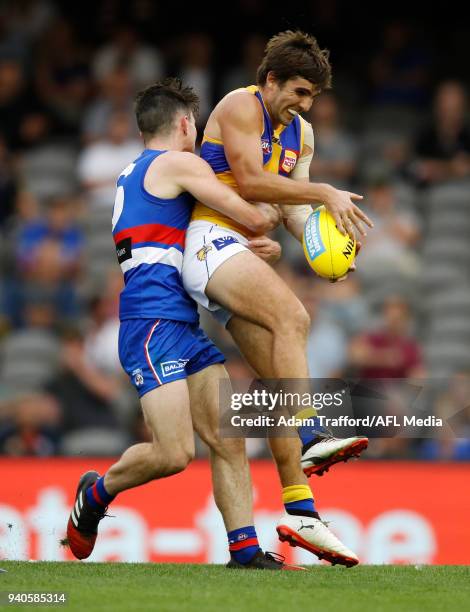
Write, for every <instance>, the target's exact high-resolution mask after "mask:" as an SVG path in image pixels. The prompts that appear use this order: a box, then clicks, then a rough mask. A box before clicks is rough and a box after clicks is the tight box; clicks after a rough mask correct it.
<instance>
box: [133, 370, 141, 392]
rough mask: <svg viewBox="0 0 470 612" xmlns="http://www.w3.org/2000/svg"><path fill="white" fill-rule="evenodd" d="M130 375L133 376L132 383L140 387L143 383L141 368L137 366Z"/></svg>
mask: <svg viewBox="0 0 470 612" xmlns="http://www.w3.org/2000/svg"><path fill="white" fill-rule="evenodd" d="M132 376H133V378H134V385H135V386H136V387H141V386H142V385H143V384H144V375H143V374H142V370H141V368H137V370H134V371H133V372H132Z"/></svg>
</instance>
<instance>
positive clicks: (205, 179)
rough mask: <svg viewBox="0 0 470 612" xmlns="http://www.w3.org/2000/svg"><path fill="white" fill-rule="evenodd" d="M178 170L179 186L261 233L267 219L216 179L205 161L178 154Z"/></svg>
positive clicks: (266, 230)
mask: <svg viewBox="0 0 470 612" xmlns="http://www.w3.org/2000/svg"><path fill="white" fill-rule="evenodd" d="M179 168H180V171H179V173H178V174H177V176H176V180H177V182H178V184H179V185H180V186H181V188H182V190H184V191H188V192H189V193H191V194H192V195H193V196H194V197H195V198H196V199H197V200H199V201H200V202H202V203H203V204H205V205H206V206H209V207H210V208H213V209H214V210H217V211H219V212H221V213H223V214H224V215H226V216H227V217H230V218H231V219H233V220H234V221H236V222H237V223H240V224H241V225H243V226H245V227H247V228H248V229H249V230H251V231H252V232H254V233H255V234H264V233H265V232H268V231H269V230H270V229H271V223H270V222H269V220H268V219H267V218H266V217H265V216H264V215H263V214H262V213H261V212H259V210H257V209H256V207H254V206H252V205H251V204H248V202H245V200H243V199H242V198H241V197H240V196H239V195H238V193H236V192H235V191H234V190H233V189H230V187H227V185H225V184H224V183H222V182H221V181H219V180H218V178H217V177H216V175H215V174H214V171H213V170H212V168H211V167H210V166H209V164H208V163H207V162H206V161H204V160H203V159H201V158H200V157H198V156H196V155H194V154H192V153H181V154H180V164H179Z"/></svg>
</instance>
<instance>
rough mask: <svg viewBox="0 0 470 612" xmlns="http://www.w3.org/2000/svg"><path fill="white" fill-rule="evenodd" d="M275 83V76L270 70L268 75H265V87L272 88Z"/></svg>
mask: <svg viewBox="0 0 470 612" xmlns="http://www.w3.org/2000/svg"><path fill="white" fill-rule="evenodd" d="M276 82H277V79H276V75H275V73H274V72H273V71H272V70H270V71H269V72H268V74H267V75H266V85H268V86H270V87H272V86H273V85H275V84H276Z"/></svg>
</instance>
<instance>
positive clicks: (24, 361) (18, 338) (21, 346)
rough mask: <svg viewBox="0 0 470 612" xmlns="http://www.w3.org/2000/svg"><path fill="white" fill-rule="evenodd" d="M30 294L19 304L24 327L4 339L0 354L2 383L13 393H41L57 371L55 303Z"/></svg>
mask: <svg viewBox="0 0 470 612" xmlns="http://www.w3.org/2000/svg"><path fill="white" fill-rule="evenodd" d="M27 293H28V295H27V296H25V295H23V296H22V297H23V300H22V301H21V302H19V303H18V304H17V307H18V308H21V310H20V311H19V312H18V313H17V314H16V313H15V314H16V316H18V317H19V318H20V320H21V322H22V324H23V327H22V329H18V330H14V331H13V332H11V333H10V334H9V335H8V336H7V337H6V338H5V340H4V341H3V343H2V345H1V351H0V358H1V361H0V364H1V365H0V383H1V384H4V385H5V387H6V388H9V389H13V390H18V389H22V390H27V389H31V390H38V389H40V388H41V386H42V385H43V384H44V383H45V382H46V381H47V380H48V379H49V378H51V377H52V376H53V375H54V373H55V371H56V369H57V355H58V350H59V347H58V340H57V337H56V335H55V333H54V329H53V328H54V323H55V322H56V321H57V312H56V310H55V307H54V303H53V302H52V300H51V299H50V298H49V296H47V295H46V296H44V295H41V294H40V293H38V292H37V291H36V290H34V288H33V287H28V288H27ZM11 318H12V319H13V318H14V317H13V316H12V317H11Z"/></svg>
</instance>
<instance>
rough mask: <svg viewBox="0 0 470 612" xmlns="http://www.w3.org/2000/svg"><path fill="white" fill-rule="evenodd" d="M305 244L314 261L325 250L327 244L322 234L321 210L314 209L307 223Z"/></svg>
mask: <svg viewBox="0 0 470 612" xmlns="http://www.w3.org/2000/svg"><path fill="white" fill-rule="evenodd" d="M304 232H305V246H306V248H307V252H308V255H309V257H310V259H311V260H312V261H313V260H314V259H315V258H316V257H318V256H319V255H321V254H322V253H324V252H325V245H324V244H323V241H322V239H321V236H320V211H317V210H316V211H314V212H313V213H312V214H311V215H310V217H309V218H308V219H307V223H306V224H305V229H304Z"/></svg>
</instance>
